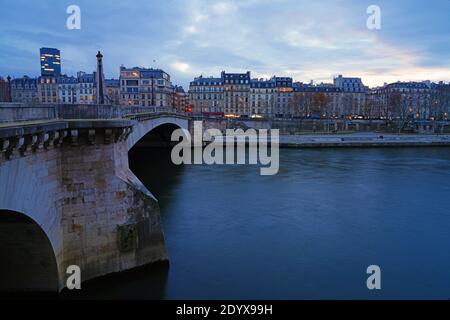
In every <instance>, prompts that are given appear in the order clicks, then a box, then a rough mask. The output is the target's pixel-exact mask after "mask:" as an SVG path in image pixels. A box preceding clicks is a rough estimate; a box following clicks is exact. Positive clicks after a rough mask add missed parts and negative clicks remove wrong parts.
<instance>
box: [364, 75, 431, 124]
mask: <svg viewBox="0 0 450 320" xmlns="http://www.w3.org/2000/svg"><path fill="white" fill-rule="evenodd" d="M370 96H371V98H370V99H371V100H372V101H373V104H374V105H373V107H374V108H375V110H377V113H379V114H380V117H381V118H383V119H384V118H386V119H411V120H413V119H416V120H425V119H429V118H430V117H431V114H432V112H431V83H428V82H395V83H391V84H386V85H384V86H383V87H380V88H376V89H374V90H372V92H371V95H370Z"/></svg>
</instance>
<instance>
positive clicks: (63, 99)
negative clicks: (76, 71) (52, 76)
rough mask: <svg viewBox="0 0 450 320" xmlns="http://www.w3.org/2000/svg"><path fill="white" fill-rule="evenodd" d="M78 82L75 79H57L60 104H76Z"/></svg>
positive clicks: (65, 77)
mask: <svg viewBox="0 0 450 320" xmlns="http://www.w3.org/2000/svg"><path fill="white" fill-rule="evenodd" d="M77 90H78V80H77V78H75V77H68V76H61V77H60V78H58V95H59V103H60V104H77V103H78V97H77Z"/></svg>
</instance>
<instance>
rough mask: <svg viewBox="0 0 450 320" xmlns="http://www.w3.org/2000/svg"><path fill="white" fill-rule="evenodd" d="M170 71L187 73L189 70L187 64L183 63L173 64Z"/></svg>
mask: <svg viewBox="0 0 450 320" xmlns="http://www.w3.org/2000/svg"><path fill="white" fill-rule="evenodd" d="M170 66H171V67H172V69H174V70H175V71H178V72H182V73H187V72H189V70H190V68H191V67H190V66H189V64H187V63H184V62H174V63H172V64H171V65H170Z"/></svg>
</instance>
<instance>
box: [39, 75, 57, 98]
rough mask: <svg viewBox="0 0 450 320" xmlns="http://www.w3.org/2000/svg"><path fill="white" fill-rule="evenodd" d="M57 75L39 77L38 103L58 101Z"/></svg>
mask: <svg viewBox="0 0 450 320" xmlns="http://www.w3.org/2000/svg"><path fill="white" fill-rule="evenodd" d="M58 82H59V77H50V76H45V77H39V78H38V84H37V90H38V98H39V103H40V104H55V103H59V88H58V86H59V84H58Z"/></svg>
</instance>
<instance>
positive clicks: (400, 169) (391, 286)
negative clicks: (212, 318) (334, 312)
mask: <svg viewBox="0 0 450 320" xmlns="http://www.w3.org/2000/svg"><path fill="white" fill-rule="evenodd" d="M138 152H139V154H135V155H138V157H135V155H132V159H133V161H132V169H133V171H134V172H135V173H136V175H137V176H138V177H139V178H140V179H141V180H142V181H143V182H144V184H146V186H147V187H148V188H149V190H151V191H152V192H153V193H154V194H155V196H157V198H158V199H159V200H160V206H161V211H162V217H163V224H164V231H165V235H166V241H167V247H168V252H169V256H170V259H171V263H170V268H168V269H165V270H164V272H158V271H154V270H151V269H150V270H146V271H142V273H138V274H135V273H131V274H125V275H123V276H122V277H121V278H119V279H115V278H114V279H110V278H108V279H107V280H106V281H105V282H103V283H99V284H97V282H95V283H96V285H95V286H94V285H92V287H90V288H88V290H86V291H85V290H83V291H85V295H86V296H89V297H93V298H97V297H117V298H129V297H131V296H133V297H138V298H142V299H154V298H165V299H333V298H338V299H340V298H359V299H379V298H384V299H389V298H439V299H447V298H449V297H450V254H449V253H448V248H449V246H450V232H449V231H448V230H450V210H449V207H450V197H449V194H450V149H447V148H419V149H417V148H406V149H398V150H394V149H345V150H343V149H321V150H281V159H280V160H281V161H280V165H281V169H280V173H279V174H278V175H277V176H265V177H262V176H260V175H259V170H258V169H257V168H254V167H249V166H185V167H175V166H173V165H171V164H170V161H169V159H170V158H169V153H168V152H167V151H164V150H158V149H147V150H145V151H144V150H140V151H138ZM372 264H377V265H380V267H381V270H382V290H381V291H378V292H372V291H368V290H367V288H366V279H367V275H366V268H367V266H369V265H372ZM86 288H87V287H86Z"/></svg>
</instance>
